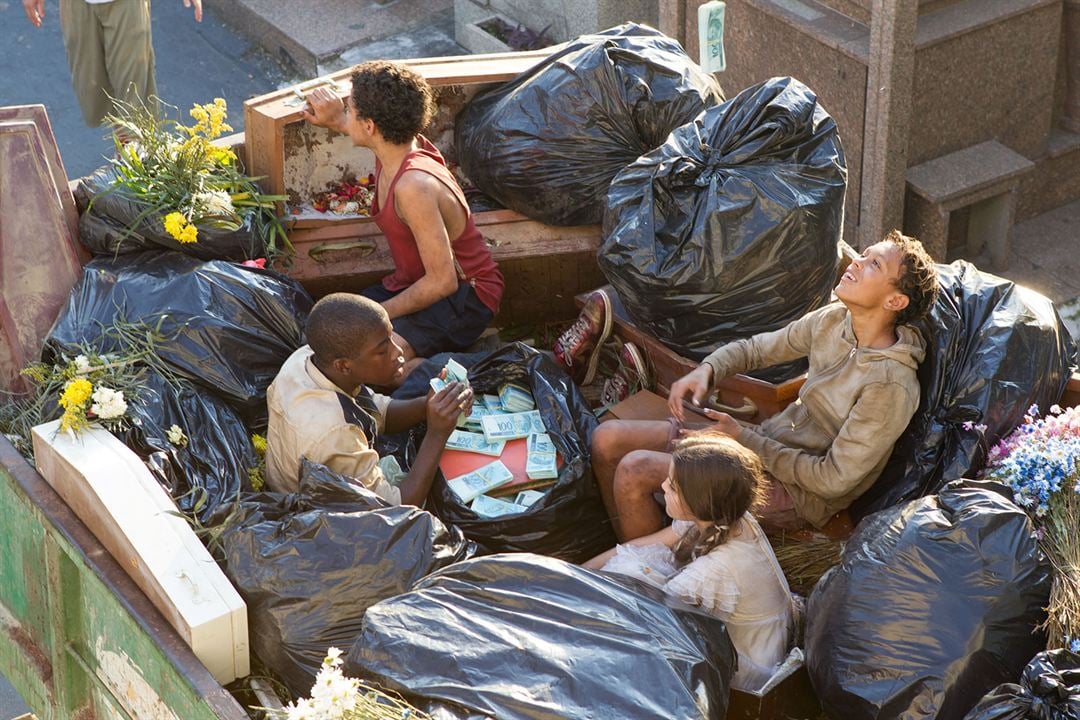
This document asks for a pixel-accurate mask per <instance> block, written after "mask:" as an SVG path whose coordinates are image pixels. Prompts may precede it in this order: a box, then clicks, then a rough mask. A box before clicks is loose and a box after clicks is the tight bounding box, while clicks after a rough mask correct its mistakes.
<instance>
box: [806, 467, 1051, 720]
mask: <svg viewBox="0 0 1080 720" xmlns="http://www.w3.org/2000/svg"><path fill="white" fill-rule="evenodd" d="M1007 492H1008V491H1007V490H1006V489H1005V488H1004V487H1002V486H999V485H994V484H991V483H979V482H974V481H964V482H958V483H954V484H952V485H949V486H948V487H946V488H945V489H944V490H942V491H941V493H939V494H938V495H936V496H928V497H924V498H920V499H918V500H914V501H912V502H910V503H907V504H906V505H902V506H898V507H893V508H889V509H887V510H882V511H881V512H879V513H876V514H874V515H871V516H870V517H868V518H866V519H865V520H863V521H862V522H861V523H860V524H859V526H858V528H856V530H855V534H854V535H853V536H852V537H851V539H850V540H849V541H848V543H847V545H846V546H845V551H844V556H843V558H842V560H841V562H840V564H839V565H837V566H835V567H834V568H832V569H831V570H830V571H829V572H828V573H826V575H825V576H824V577H823V578H822V579H821V580H820V581H819V582H818V585H817V587H815V588H814V591H813V593H812V594H811V596H810V602H809V605H808V612H807V629H806V643H805V645H806V657H807V668H808V669H809V671H810V678H811V681H812V682H813V685H814V689H815V690H816V691H817V694H818V698H819V699H820V700H821V704H822V707H823V708H824V709H825V711H826V713H828V715H829V717H830V718H834V720H841V719H842V720H864V719H869V718H873V719H874V720H885V719H886V718H889V719H892V718H905V719H906V720H920V719H924V718H925V719H926V720H929V719H930V718H937V720H959V719H960V718H962V717H963V716H964V714H965V713H966V712H967V711H968V710H970V709H971V707H972V706H973V705H974V704H975V703H976V702H978V701H979V698H981V697H982V696H983V694H984V693H986V692H987V691H988V690H990V689H991V688H993V687H994V686H996V685H997V684H998V683H1001V682H1006V681H1008V680H1011V679H1014V678H1016V677H1018V676H1019V674H1020V671H1021V670H1022V669H1023V667H1024V663H1026V662H1027V660H1028V658H1030V657H1031V656H1032V655H1033V654H1034V653H1035V652H1037V651H1038V650H1039V649H1040V647H1042V646H1043V645H1044V643H1045V637H1044V636H1043V635H1042V634H1041V633H1037V632H1035V628H1036V626H1038V625H1039V624H1040V623H1041V622H1042V621H1043V620H1044V619H1045V617H1046V615H1045V612H1044V611H1043V607H1044V606H1045V604H1046V602H1047V601H1048V599H1049V594H1050V585H1051V570H1050V565H1049V563H1048V562H1047V561H1046V560H1045V558H1044V557H1043V555H1042V554H1041V553H1040V552H1039V549H1038V547H1037V545H1036V541H1035V538H1034V536H1033V527H1032V525H1031V521H1030V520H1029V519H1028V517H1027V515H1026V514H1025V513H1024V512H1023V510H1021V509H1020V508H1018V507H1016V506H1015V505H1013V503H1012V502H1011V501H1010V500H1009V499H1008V498H1007V497H1006V494H1007Z"/></svg>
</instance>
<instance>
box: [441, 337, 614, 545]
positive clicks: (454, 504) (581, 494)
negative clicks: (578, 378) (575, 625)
mask: <svg viewBox="0 0 1080 720" xmlns="http://www.w3.org/2000/svg"><path fill="white" fill-rule="evenodd" d="M506 383H518V384H520V385H523V386H528V387H529V389H530V390H531V391H532V394H533V398H534V399H535V401H536V407H537V409H538V410H539V411H540V415H541V417H542V418H543V420H544V425H545V426H546V427H547V431H548V435H549V436H550V437H551V441H552V442H553V443H554V444H555V447H556V449H557V450H558V451H559V454H560V455H561V456H562V459H563V465H562V467H561V468H560V469H559V478H558V480H557V481H556V482H555V484H554V485H552V486H551V487H550V488H547V489H546V490H545V491H544V492H545V496H544V497H543V498H542V499H540V500H537V501H536V502H535V503H534V504H533V505H532V506H531V507H530V508H529V509H528V510H527V511H526V512H523V513H519V514H516V515H507V516H505V517H502V518H485V517H481V516H479V515H477V514H476V513H475V512H473V510H472V508H470V507H469V506H468V505H466V504H464V503H462V502H461V501H460V500H459V499H458V497H457V495H455V494H454V492H453V491H452V490H450V488H449V487H447V485H446V478H444V477H443V476H442V474H441V473H440V474H439V475H438V476H437V477H436V479H435V483H434V484H433V485H432V489H431V493H430V494H429V495H428V504H429V507H430V508H431V511H432V512H434V513H435V514H436V515H438V516H439V517H440V518H441V519H442V520H443V522H446V523H448V524H451V525H454V526H456V527H459V528H461V530H462V531H463V532H464V533H465V535H466V537H468V538H469V539H470V540H475V541H477V542H478V543H480V544H481V545H483V546H484V547H485V548H486V549H488V550H490V551H491V552H534V553H539V554H541V555H551V556H554V557H559V558H562V559H564V560H569V561H570V562H584V561H585V560H588V559H590V558H592V557H594V556H596V555H598V554H600V553H602V552H604V551H605V550H608V549H610V548H612V547H614V545H615V536H614V534H613V532H612V530H611V521H610V520H609V519H608V516H607V512H606V511H605V509H604V505H603V502H602V501H601V499H600V491H599V489H598V488H597V487H596V482H595V481H594V480H593V475H592V464H591V462H590V452H589V441H590V439H591V438H592V433H593V430H595V429H596V425H597V421H596V416H594V415H593V414H592V411H591V410H590V409H589V407H588V405H587V404H586V402H585V399H584V398H583V397H582V396H581V391H580V390H579V389H578V387H577V386H576V385H575V384H574V382H573V381H572V380H571V379H570V377H569V376H568V375H567V374H566V372H565V371H563V370H562V369H561V368H559V367H558V366H556V365H555V363H554V362H552V361H551V360H550V359H549V358H548V357H546V356H545V355H543V354H541V353H540V352H539V351H537V350H534V349H533V348H531V347H529V346H528V345H524V344H522V343H514V344H511V345H507V346H505V347H503V348H501V349H499V350H496V351H495V352H494V353H491V354H490V355H488V357H487V358H485V359H484V360H482V361H480V362H479V363H477V364H476V365H474V366H473V367H472V368H471V369H470V370H469V384H470V385H471V386H472V388H473V390H474V391H475V392H476V393H478V394H479V393H497V392H498V390H499V388H500V387H501V386H502V385H504V384H506Z"/></svg>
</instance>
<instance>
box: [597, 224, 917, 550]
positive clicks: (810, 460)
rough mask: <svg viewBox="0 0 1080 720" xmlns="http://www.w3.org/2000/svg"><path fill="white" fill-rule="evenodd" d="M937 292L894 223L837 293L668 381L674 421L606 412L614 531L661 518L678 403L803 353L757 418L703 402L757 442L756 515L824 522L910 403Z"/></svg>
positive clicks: (644, 526) (875, 466) (784, 523)
mask: <svg viewBox="0 0 1080 720" xmlns="http://www.w3.org/2000/svg"><path fill="white" fill-rule="evenodd" d="M937 292H938V282H937V271H936V269H935V267H934V263H933V261H932V260H931V259H930V256H929V255H927V253H926V251H925V250H924V249H923V247H922V245H921V244H920V243H919V241H918V240H915V239H913V238H910V237H906V236H904V235H902V234H900V233H899V232H898V231H896V230H894V231H892V232H891V233H889V234H888V235H887V236H886V237H885V239H884V240H882V241H881V242H879V243H877V244H875V245H872V246H870V247H869V248H867V249H866V250H865V251H864V252H863V253H862V255H860V256H859V257H858V258H856V259H855V260H853V261H852V262H851V264H850V265H849V266H848V268H847V271H846V272H845V273H844V275H843V277H842V278H841V280H840V282H839V284H838V285H837V286H836V290H835V293H836V297H837V298H838V299H839V302H834V303H831V304H829V305H826V306H825V307H823V308H820V309H818V310H815V311H813V312H811V313H808V314H807V315H804V316H803V317H802V318H800V319H798V320H796V321H795V322H793V323H791V324H789V325H788V326H787V327H785V328H782V329H780V330H776V331H774V332H768V333H762V334H760V335H755V336H753V337H751V338H747V339H744V340H740V341H738V342H733V343H729V344H727V345H724V346H722V347H720V348H718V349H717V350H716V351H714V352H713V353H712V354H710V355H709V356H708V357H706V358H705V360H704V361H703V362H702V364H701V365H700V366H698V367H697V368H696V369H695V370H693V371H692V372H690V373H689V374H687V375H686V376H685V377H683V378H681V379H680V380H678V381H676V382H675V383H673V384H672V386H671V392H670V394H669V396H668V407H669V409H670V411H671V414H672V420H671V421H629V420H627V421H624V420H614V421H609V422H604V423H601V424H600V427H599V428H597V430H596V432H595V433H594V434H593V439H592V455H593V470H594V472H595V474H596V478H597V483H598V484H599V486H600V491H601V494H602V496H603V499H604V503H605V505H606V506H607V509H608V513H609V514H610V515H611V517H612V521H613V524H614V527H615V532H616V535H617V536H618V538H619V540H620V541H626V540H629V539H632V538H635V537H640V536H642V535H647V534H649V533H652V532H655V531H657V530H658V529H660V527H661V525H662V523H663V515H662V512H661V508H660V507H659V506H658V505H657V504H656V501H655V500H654V499H653V496H654V493H656V492H659V488H660V485H661V484H662V483H663V481H664V478H665V477H666V476H667V472H668V468H669V466H670V463H671V457H670V455H669V454H668V452H667V450H668V447H669V444H670V442H671V441H672V440H673V439H674V437H675V436H677V435H678V434H679V433H680V432H682V433H685V432H687V431H686V430H682V429H681V427H682V422H683V420H684V414H683V413H684V411H683V402H684V401H686V400H689V401H690V402H692V403H693V404H694V405H695V406H699V407H700V406H701V403H702V401H703V400H704V399H705V397H706V395H707V394H708V393H709V391H710V390H711V389H712V388H713V387H714V385H715V382H716V380H718V379H720V378H724V377H726V376H728V375H731V374H733V373H739V372H747V371H751V370H755V369H759V368H765V367H769V366H770V365H776V364H778V363H783V362H788V361H790V360H795V359H797V358H801V357H807V358H808V359H809V364H810V367H809V370H808V371H807V377H806V382H805V383H804V384H803V386H802V388H801V389H800V390H799V398H798V399H797V400H796V401H795V402H794V403H792V404H791V405H789V406H788V407H787V408H786V409H785V410H784V411H782V412H781V413H779V414H777V415H775V416H773V417H771V418H768V419H767V420H765V421H764V422H763V423H761V425H757V426H755V425H747V424H742V423H740V422H738V421H737V420H735V419H734V418H732V417H731V416H730V415H728V414H726V413H722V412H718V411H715V410H712V409H709V408H701V411H700V412H701V413H702V414H704V415H706V416H707V417H709V418H710V419H711V420H712V421H713V423H714V424H713V425H711V426H709V429H710V430H711V431H713V432H720V433H723V434H725V435H728V436H730V437H732V438H734V439H735V440H737V441H739V443H741V444H742V445H745V446H746V447H748V448H750V449H752V450H754V451H755V452H756V453H757V454H758V455H759V456H760V457H761V459H762V462H763V464H764V466H765V469H766V471H767V472H768V474H769V476H770V480H771V488H770V492H769V503H768V506H767V507H766V509H765V510H764V511H763V513H762V514H761V518H762V521H763V522H764V523H765V524H769V525H774V526H779V527H784V528H787V529H798V528H799V527H805V526H806V525H807V524H809V525H812V526H814V527H817V528H821V527H823V526H824V525H826V524H827V523H828V522H829V520H830V519H831V518H832V517H833V516H834V515H835V514H836V513H837V512H839V511H841V510H844V509H846V508H847V507H848V506H849V505H850V504H851V502H852V501H853V500H854V499H855V498H857V497H858V496H859V495H861V494H862V493H863V492H865V491H866V490H867V489H868V488H869V487H870V486H871V485H872V484H873V482H874V480H876V479H877V477H878V475H880V474H881V471H882V469H883V468H884V467H885V463H886V461H887V460H888V458H889V454H890V453H891V451H892V447H893V444H894V443H895V442H896V440H897V438H899V437H900V434H901V433H902V432H903V431H904V429H905V428H906V427H907V424H908V421H909V420H910V419H911V416H912V415H913V414H914V413H915V409H916V408H917V407H918V404H919V381H918V378H917V377H916V374H915V371H916V369H917V368H918V365H919V363H920V362H921V361H922V359H923V356H924V354H925V343H924V342H923V339H922V337H921V336H920V334H919V332H918V331H917V330H916V329H915V328H913V327H911V326H910V325H908V324H907V323H910V322H912V321H915V320H918V319H919V318H921V317H923V316H924V315H925V314H926V313H927V312H928V311H929V309H930V307H931V306H932V305H933V303H934V300H935V298H936V297H937Z"/></svg>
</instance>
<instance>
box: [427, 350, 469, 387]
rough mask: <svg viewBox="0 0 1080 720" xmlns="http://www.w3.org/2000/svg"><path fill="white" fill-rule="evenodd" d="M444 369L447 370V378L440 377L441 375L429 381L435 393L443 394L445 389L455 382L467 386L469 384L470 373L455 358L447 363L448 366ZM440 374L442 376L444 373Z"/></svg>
mask: <svg viewBox="0 0 1080 720" xmlns="http://www.w3.org/2000/svg"><path fill="white" fill-rule="evenodd" d="M443 369H444V370H446V373H445V376H446V377H439V375H436V376H435V377H433V378H431V380H430V381H429V384H430V385H431V389H432V390H434V391H435V392H442V390H443V388H445V387H446V386H447V385H449V384H450V383H452V382H455V381H457V382H462V383H465V384H466V385H468V384H469V371H468V370H466V369H465V367H464V366H463V365H462V364H461V363H459V362H458V361H456V360H454V359H453V358H450V359H449V360H447V361H446V366H445V367H444V368H443ZM439 374H440V375H442V374H444V373H439Z"/></svg>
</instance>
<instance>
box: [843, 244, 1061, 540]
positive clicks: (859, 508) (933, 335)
mask: <svg viewBox="0 0 1080 720" xmlns="http://www.w3.org/2000/svg"><path fill="white" fill-rule="evenodd" d="M938 271H939V273H940V278H941V293H940V295H939V296H938V300H937V303H936V304H935V305H934V307H933V308H932V309H931V311H930V314H929V315H928V317H927V318H925V319H924V320H923V321H921V322H919V323H917V324H916V326H917V327H918V328H919V330H920V331H921V332H922V335H923V338H924V339H925V340H926V348H927V352H926V359H925V360H923V362H922V364H921V365H920V366H919V384H920V386H921V387H922V397H921V399H920V401H919V408H918V409H917V410H916V411H915V415H914V416H913V417H912V419H911V422H910V423H909V424H908V427H907V430H905V431H904V434H903V435H901V436H900V439H899V440H897V442H896V445H895V447H894V448H893V452H892V456H891V457H890V458H889V462H888V464H887V465H886V466H885V469H884V470H883V471H882V473H881V475H880V476H879V477H878V479H877V481H876V482H875V483H874V485H873V486H871V488H870V489H869V490H868V491H867V492H866V493H864V494H863V495H862V496H861V497H859V498H858V499H857V500H856V501H855V502H854V503H853V504H852V506H851V514H852V516H853V517H854V518H856V519H857V518H861V517H863V516H864V515H867V514H869V513H872V512H874V511H876V510H880V509H882V508H885V507H889V506H891V505H895V504H897V503H900V502H903V501H905V500H910V499H912V498H914V497H919V496H921V495H927V494H930V493H934V492H937V491H938V489H939V488H941V487H942V486H943V485H944V484H945V483H947V482H949V481H950V480H955V479H957V478H962V477H974V476H975V475H976V474H977V473H978V472H979V471H980V470H982V469H983V467H984V465H985V463H986V458H987V453H988V452H989V450H990V448H991V447H993V446H994V444H996V443H997V442H998V441H1000V440H1001V439H1002V438H1003V437H1005V436H1006V435H1008V434H1009V433H1010V432H1012V431H1013V429H1015V428H1016V427H1017V426H1018V425H1020V423H1022V422H1023V419H1024V415H1025V414H1026V413H1027V411H1028V408H1030V407H1031V405H1032V404H1037V405H1038V406H1039V409H1040V411H1041V412H1046V411H1047V410H1049V408H1050V406H1051V405H1052V404H1054V403H1056V402H1057V401H1058V400H1059V399H1060V398H1061V393H1062V392H1063V391H1064V390H1065V385H1066V384H1067V383H1068V382H1069V375H1070V368H1069V366H1070V365H1071V364H1075V362H1076V359H1075V352H1076V349H1075V346H1074V344H1073V339H1072V338H1071V337H1070V335H1069V331H1068V329H1067V328H1066V327H1065V325H1064V324H1063V323H1062V322H1061V318H1060V317H1059V316H1058V313H1057V310H1056V309H1055V308H1054V304H1053V303H1052V302H1051V301H1050V300H1049V299H1048V298H1046V297H1044V296H1042V295H1040V294H1038V293H1037V292H1035V291H1034V290H1030V289H1028V288H1024V287H1020V286H1019V285H1016V284H1014V283H1013V282H1012V281H1011V280H1005V279H1003V278H999V277H996V276H994V275H990V274H989V273H984V272H981V271H980V270H978V269H977V268H976V267H975V266H974V265H972V264H971V263H969V262H966V261H964V260H957V261H955V262H953V263H951V264H949V265H938ZM965 423H970V426H969V427H970V429H968V428H967V427H965ZM979 424H982V425H986V431H985V433H980V432H979V431H978V430H977V429H975V428H974V426H975V425H979Z"/></svg>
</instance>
